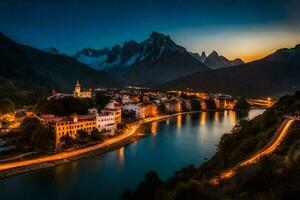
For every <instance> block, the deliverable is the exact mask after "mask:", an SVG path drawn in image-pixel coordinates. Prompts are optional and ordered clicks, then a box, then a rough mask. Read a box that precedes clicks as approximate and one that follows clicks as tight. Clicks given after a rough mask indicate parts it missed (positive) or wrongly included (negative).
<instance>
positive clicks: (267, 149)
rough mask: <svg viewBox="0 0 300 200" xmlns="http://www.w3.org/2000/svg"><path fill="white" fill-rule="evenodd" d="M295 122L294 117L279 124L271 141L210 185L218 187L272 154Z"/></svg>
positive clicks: (212, 180)
mask: <svg viewBox="0 0 300 200" xmlns="http://www.w3.org/2000/svg"><path fill="white" fill-rule="evenodd" d="M296 120H299V119H298V118H294V117H289V118H287V119H285V120H284V121H283V122H282V123H281V125H280V127H279V128H278V129H277V131H276V133H275V134H274V136H273V137H272V139H271V140H270V141H269V142H268V143H267V144H266V145H265V146H264V147H263V148H262V149H261V150H260V151H259V152H257V153H255V154H254V155H252V156H250V157H249V158H247V159H246V160H244V161H242V162H240V163H238V164H237V165H236V166H235V167H232V168H229V169H227V170H225V171H223V172H222V173H221V174H220V175H219V176H217V177H214V178H213V179H211V180H210V183H211V184H212V185H218V184H219V183H220V181H221V180H226V179H230V178H232V177H233V176H234V175H235V174H236V171H237V170H238V169H239V168H240V167H246V166H248V165H251V164H253V163H256V162H257V161H259V160H260V158H262V157H264V156H268V155H270V154H272V153H273V152H274V151H275V150H276V149H277V147H278V146H279V145H280V144H281V142H282V141H283V139H284V137H285V136H286V135H287V133H288V130H289V128H290V127H291V125H292V124H293V123H294V122H295V121H296Z"/></svg>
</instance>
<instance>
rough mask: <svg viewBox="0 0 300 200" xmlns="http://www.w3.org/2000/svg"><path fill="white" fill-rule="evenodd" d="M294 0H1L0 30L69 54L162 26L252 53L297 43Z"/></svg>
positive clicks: (179, 38)
mask: <svg viewBox="0 0 300 200" xmlns="http://www.w3.org/2000/svg"><path fill="white" fill-rule="evenodd" d="M299 10H300V0H206V1H203V0H107V1H106V0H1V1H0V31H1V32H2V33H3V34H5V35H6V36H8V37H10V38H12V39H13V40H15V41H17V42H20V43H23V44H27V45H31V46H34V47H37V48H41V49H43V48H48V47H55V48H57V49H58V50H60V51H62V52H64V53H67V54H75V53H76V51H78V50H80V49H82V48H85V47H89V48H96V49H101V48H103V47H109V48H110V47H112V46H113V45H115V44H121V45H122V44H123V42H124V41H127V40H136V41H138V42H141V41H143V40H145V39H146V38H147V37H149V35H150V33H151V32H152V31H157V32H162V33H164V34H167V35H170V37H171V38H172V39H173V40H174V41H175V42H176V43H177V44H179V45H182V46H184V47H186V48H187V49H188V50H189V51H192V52H199V53H201V52H202V51H205V52H206V54H209V53H211V51H213V50H216V51H217V52H218V53H219V54H222V55H224V56H225V57H227V58H229V59H234V58H242V59H243V60H244V61H247V62H248V61H252V60H256V59H259V58H262V57H264V56H266V55H268V54H270V53H272V52H274V51H275V50H277V49H279V48H284V47H286V48H290V47H293V46H295V45H296V44H297V43H300V12H299Z"/></svg>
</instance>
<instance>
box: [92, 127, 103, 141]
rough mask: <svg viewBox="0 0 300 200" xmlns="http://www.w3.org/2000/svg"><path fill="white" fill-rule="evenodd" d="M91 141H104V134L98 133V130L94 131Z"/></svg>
mask: <svg viewBox="0 0 300 200" xmlns="http://www.w3.org/2000/svg"><path fill="white" fill-rule="evenodd" d="M91 139H92V140H94V141H99V140H102V139H103V134H102V133H100V132H99V131H98V129H94V130H92V132H91Z"/></svg>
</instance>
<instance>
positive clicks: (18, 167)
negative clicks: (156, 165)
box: [0, 111, 201, 179]
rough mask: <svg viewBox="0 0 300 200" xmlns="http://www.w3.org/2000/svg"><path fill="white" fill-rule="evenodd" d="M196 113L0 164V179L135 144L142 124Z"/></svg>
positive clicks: (149, 119)
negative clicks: (46, 154) (39, 155)
mask: <svg viewBox="0 0 300 200" xmlns="http://www.w3.org/2000/svg"><path fill="white" fill-rule="evenodd" d="M197 112H201V111H190V112H181V113H174V114H168V115H162V116H158V117H151V118H147V119H143V120H140V121H138V122H134V123H132V124H131V125H130V126H129V128H128V129H127V133H126V132H124V133H122V134H120V135H118V136H116V137H113V138H110V139H108V140H107V141H104V142H102V143H99V144H96V145H93V146H89V147H85V148H82V149H75V150H72V151H65V152H62V153H57V154H53V155H49V156H43V157H39V158H33V159H28V160H22V161H17V162H7V163H1V164H0V179H1V178H5V177H8V176H13V175H17V174H21V173H25V172H29V171H33V170H38V169H45V168H49V167H54V166H57V165H61V164H66V163H69V162H72V161H76V160H80V159H83V158H87V157H93V156H98V155H102V154H104V153H106V152H109V151H113V150H115V149H118V148H120V147H123V146H126V145H129V144H130V143H132V142H135V141H137V140H138V139H140V138H142V137H144V135H142V134H139V132H138V129H139V128H140V127H141V125H143V124H147V123H152V122H155V121H161V120H164V119H167V118H170V117H175V116H178V115H184V114H189V113H197Z"/></svg>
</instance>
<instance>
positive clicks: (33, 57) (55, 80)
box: [0, 33, 120, 98]
mask: <svg viewBox="0 0 300 200" xmlns="http://www.w3.org/2000/svg"><path fill="white" fill-rule="evenodd" d="M0 78H1V79H2V80H6V81H7V82H10V83H9V84H10V85H13V87H15V88H17V89H18V90H20V91H23V92H20V93H22V94H24V95H25V96H26V95H29V94H36V95H37V96H43V95H47V94H49V93H50V92H51V91H52V89H56V90H58V91H71V89H72V87H73V84H74V83H75V81H76V80H81V82H82V84H83V85H84V86H85V87H117V86H120V82H119V81H118V80H116V79H115V78H113V77H112V76H111V75H109V74H108V73H106V72H100V71H97V70H94V69H91V68H90V67H88V66H87V65H84V64H82V63H80V62H78V61H76V60H74V59H73V58H71V57H69V56H65V55H58V54H54V53H48V52H45V51H42V50H38V49H35V48H33V47H30V46H25V45H21V44H18V43H16V42H14V41H12V40H10V39H9V38H7V37H6V36H4V35H3V34H2V33H0ZM0 87H1V86H0ZM3 90H5V88H2V90H1V89H0V93H1V94H6V96H12V98H15V97H14V96H13V94H10V92H9V90H8V91H5V92H4V91H3ZM2 92H3V93H2ZM37 96H36V97H37Z"/></svg>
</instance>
